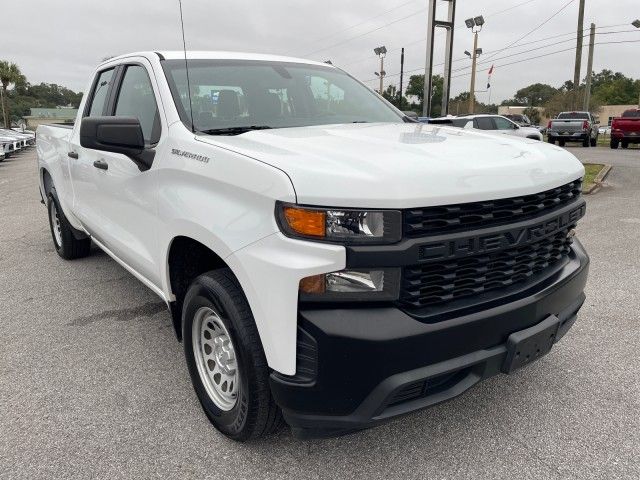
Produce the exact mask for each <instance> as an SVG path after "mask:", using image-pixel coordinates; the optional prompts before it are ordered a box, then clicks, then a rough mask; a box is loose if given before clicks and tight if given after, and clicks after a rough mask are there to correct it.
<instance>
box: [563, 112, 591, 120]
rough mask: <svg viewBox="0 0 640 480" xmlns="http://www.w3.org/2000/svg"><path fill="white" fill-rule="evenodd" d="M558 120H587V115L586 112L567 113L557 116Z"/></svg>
mask: <svg viewBox="0 0 640 480" xmlns="http://www.w3.org/2000/svg"><path fill="white" fill-rule="evenodd" d="M558 119H559V120H589V114H588V113H586V112H570V113H569V112H567V113H561V114H560V115H558Z"/></svg>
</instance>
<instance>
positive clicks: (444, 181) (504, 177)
mask: <svg viewBox="0 0 640 480" xmlns="http://www.w3.org/2000/svg"><path fill="white" fill-rule="evenodd" d="M197 139H198V140H200V141H204V142H207V143H210V144H212V145H216V146H218V147H222V148H225V149H227V150H232V151H235V152H237V153H240V154H242V155H246V156H249V157H252V158H254V159H256V160H258V161H261V162H264V163H267V164H269V165H272V166H273V167H276V168H278V169H280V170H282V171H284V172H285V173H286V174H287V175H288V176H289V178H290V179H291V181H292V183H293V186H294V189H295V192H296V196H297V201H298V203H301V204H308V205H325V206H336V207H368V208H411V207H426V206H432V205H445V204H452V203H464V202H473V201H478V200H493V199H498V198H508V197H514V196H520V195H525V194H531V193H538V192H542V191H545V190H548V189H551V188H555V187H558V186H560V185H563V184H565V183H569V182H571V181H573V180H575V179H577V178H579V177H582V176H583V175H584V167H583V166H582V164H581V163H580V162H579V161H578V159H576V157H574V156H573V155H572V154H570V153H569V152H567V151H566V150H564V149H562V148H559V147H555V146H552V145H548V144H544V143H542V142H540V141H535V140H525V139H518V138H513V137H506V136H501V137H496V136H495V135H487V134H484V133H479V132H473V131H466V130H462V129H457V128H452V127H440V126H437V125H425V124H415V123H406V124H396V123H393V124H379V123H378V124H348V125H323V126H313V127H299V128H284V129H274V130H261V131H253V132H248V133H245V134H243V135H238V136H224V137H222V136H207V135H199V136H198V137H197ZM212 163H213V165H215V158H214V162H212Z"/></svg>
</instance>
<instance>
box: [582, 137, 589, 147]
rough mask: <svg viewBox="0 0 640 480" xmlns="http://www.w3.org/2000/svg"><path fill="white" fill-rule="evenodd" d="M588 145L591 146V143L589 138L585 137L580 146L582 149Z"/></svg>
mask: <svg viewBox="0 0 640 480" xmlns="http://www.w3.org/2000/svg"><path fill="white" fill-rule="evenodd" d="M589 145H591V141H590V140H589V137H587V138H585V139H584V140H582V146H583V147H585V148H588V147H589Z"/></svg>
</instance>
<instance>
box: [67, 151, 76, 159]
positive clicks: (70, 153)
mask: <svg viewBox="0 0 640 480" xmlns="http://www.w3.org/2000/svg"><path fill="white" fill-rule="evenodd" d="M67 155H68V156H69V157H70V158H75V159H76V160H77V159H78V153H77V152H69V153H67Z"/></svg>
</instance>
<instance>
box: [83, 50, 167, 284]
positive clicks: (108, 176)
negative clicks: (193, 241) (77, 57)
mask: <svg viewBox="0 0 640 480" xmlns="http://www.w3.org/2000/svg"><path fill="white" fill-rule="evenodd" d="M147 69H149V70H150V69H151V66H150V65H145V63H144V61H143V60H140V63H136V64H131V65H122V66H119V67H117V69H116V70H115V71H114V72H113V74H112V76H111V77H109V78H110V79H109V80H107V79H106V78H105V79H102V78H101V77H102V76H106V75H108V73H107V72H103V73H102V74H100V78H98V80H97V81H96V82H95V88H96V93H95V94H93V95H92V106H91V107H90V108H89V110H88V115H87V116H95V114H96V113H97V112H98V111H99V109H100V107H99V105H96V107H95V109H94V107H93V104H94V103H96V101H100V96H101V95H102V92H101V91H98V90H97V89H98V88H101V85H105V86H106V84H105V83H104V82H109V83H110V90H109V94H108V95H107V98H106V99H105V100H104V103H105V104H106V106H105V107H104V109H103V111H102V115H107V116H111V115H115V116H125V117H137V118H138V119H139V120H140V124H141V126H142V130H143V134H144V139H145V145H146V146H147V147H148V148H153V147H154V146H155V145H157V144H158V142H159V141H160V137H161V133H162V121H161V116H160V110H159V108H158V103H157V101H156V95H155V93H154V88H153V84H152V82H151V77H150V76H149V73H148V70H147ZM98 115H100V114H98ZM79 140H80V138H79V128H76V132H74V136H73V138H72V150H74V151H76V152H77V154H78V159H77V160H76V161H75V162H73V161H72V165H73V169H74V171H73V173H72V178H73V179H74V185H77V186H76V189H75V192H76V197H77V207H78V208H77V211H78V213H79V218H80V220H81V221H82V222H83V224H84V226H85V228H86V229H87V231H88V232H89V233H90V234H91V235H92V236H93V237H94V238H95V239H96V240H98V241H99V242H100V243H102V244H103V245H104V246H106V247H107V248H108V249H109V250H111V252H113V253H114V254H115V255H116V256H117V257H118V258H120V259H121V260H122V261H124V262H125V263H126V264H127V265H128V266H130V267H132V268H133V269H134V270H136V271H137V272H138V273H139V274H141V275H142V276H143V277H145V278H146V279H147V280H149V281H150V282H151V283H153V284H155V285H156V286H159V285H160V284H161V282H160V274H159V268H158V262H157V259H156V258H154V252H156V251H157V248H156V245H157V235H156V234H157V229H158V225H157V220H158V216H157V201H156V196H157V184H156V181H157V175H156V173H157V172H156V170H155V169H154V168H153V167H152V168H151V169H148V170H144V169H141V168H140V167H139V164H138V163H136V162H134V161H133V160H132V159H131V158H129V157H127V156H126V155H123V154H119V153H111V152H103V151H97V150H92V149H87V148H83V147H82V146H80V141H79Z"/></svg>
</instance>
